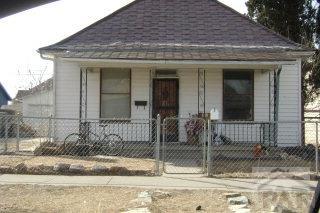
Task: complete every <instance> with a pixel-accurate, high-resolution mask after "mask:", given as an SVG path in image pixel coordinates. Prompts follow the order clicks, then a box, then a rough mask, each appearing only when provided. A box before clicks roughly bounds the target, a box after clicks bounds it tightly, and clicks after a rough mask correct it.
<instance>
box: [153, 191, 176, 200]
mask: <svg viewBox="0 0 320 213" xmlns="http://www.w3.org/2000/svg"><path fill="white" fill-rule="evenodd" d="M168 197H172V195H171V194H170V193H169V192H163V191H160V190H156V191H154V192H152V194H151V198H152V200H154V201H156V200H159V199H165V198H168Z"/></svg>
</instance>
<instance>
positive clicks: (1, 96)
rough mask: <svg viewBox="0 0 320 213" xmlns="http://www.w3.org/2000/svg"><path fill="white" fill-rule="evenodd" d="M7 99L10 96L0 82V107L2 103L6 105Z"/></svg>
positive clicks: (9, 98)
mask: <svg viewBox="0 0 320 213" xmlns="http://www.w3.org/2000/svg"><path fill="white" fill-rule="evenodd" d="M8 101H11V97H10V95H9V94H8V92H7V91H6V89H5V88H4V86H3V85H2V84H1V83H0V108H1V106H3V105H7V104H8Z"/></svg>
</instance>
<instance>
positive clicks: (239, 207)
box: [229, 204, 247, 212]
mask: <svg viewBox="0 0 320 213" xmlns="http://www.w3.org/2000/svg"><path fill="white" fill-rule="evenodd" d="M229 209H230V210H231V211H232V212H236V211H239V210H240V209H247V205H246V204H241V205H229Z"/></svg>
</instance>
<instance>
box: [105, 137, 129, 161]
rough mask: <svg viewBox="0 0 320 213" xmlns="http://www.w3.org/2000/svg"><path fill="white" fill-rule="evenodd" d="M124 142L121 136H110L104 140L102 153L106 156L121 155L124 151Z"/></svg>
mask: <svg viewBox="0 0 320 213" xmlns="http://www.w3.org/2000/svg"><path fill="white" fill-rule="evenodd" d="M123 146H124V144H123V140H122V138H121V137H120V136H119V135H116V134H109V135H106V137H105V138H104V139H103V141H102V144H101V151H102V152H103V154H105V155H113V156H116V155H119V154H120V153H121V151H122V149H123Z"/></svg>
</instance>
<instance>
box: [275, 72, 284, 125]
mask: <svg viewBox="0 0 320 213" xmlns="http://www.w3.org/2000/svg"><path fill="white" fill-rule="evenodd" d="M281 71H282V66H278V68H277V71H276V82H275V83H276V92H275V95H276V97H275V99H276V100H275V109H274V110H275V112H274V121H275V122H277V121H279V97H280V90H279V87H280V74H281Z"/></svg>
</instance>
